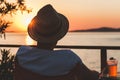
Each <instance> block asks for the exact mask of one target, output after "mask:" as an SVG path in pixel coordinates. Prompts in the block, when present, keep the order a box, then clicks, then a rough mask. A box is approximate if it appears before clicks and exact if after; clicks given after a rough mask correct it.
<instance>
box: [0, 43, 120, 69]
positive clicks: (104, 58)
mask: <svg viewBox="0 0 120 80" xmlns="http://www.w3.org/2000/svg"><path fill="white" fill-rule="evenodd" d="M20 46H25V45H14V44H9V45H8V44H0V47H20ZM28 46H31V47H35V45H28ZM56 48H70V49H98V50H100V54H101V55H100V59H101V60H100V61H101V62H100V63H101V71H102V70H103V69H104V67H106V65H107V50H120V46H79V45H78V46H77V45H72V46H71V45H57V46H56Z"/></svg>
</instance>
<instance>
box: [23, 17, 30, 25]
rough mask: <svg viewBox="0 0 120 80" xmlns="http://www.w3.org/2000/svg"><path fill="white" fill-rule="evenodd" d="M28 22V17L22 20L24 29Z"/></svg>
mask: <svg viewBox="0 0 120 80" xmlns="http://www.w3.org/2000/svg"><path fill="white" fill-rule="evenodd" d="M30 21H31V18H30V17H27V18H23V21H22V24H24V27H27V26H28V24H29V23H30Z"/></svg>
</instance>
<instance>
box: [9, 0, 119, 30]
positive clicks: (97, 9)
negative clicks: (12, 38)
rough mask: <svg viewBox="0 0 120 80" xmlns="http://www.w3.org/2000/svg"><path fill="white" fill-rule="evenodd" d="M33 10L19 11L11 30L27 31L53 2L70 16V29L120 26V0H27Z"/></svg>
mask: <svg viewBox="0 0 120 80" xmlns="http://www.w3.org/2000/svg"><path fill="white" fill-rule="evenodd" d="M25 1H26V4H27V6H28V7H31V8H32V9H33V11H32V12H31V13H30V14H27V13H24V14H23V15H22V14H20V13H17V15H15V16H14V17H13V18H12V20H13V22H14V23H13V24H12V27H9V29H8V30H11V31H25V30H26V29H27V25H28V22H30V20H31V19H32V18H33V17H34V16H35V15H36V13H37V11H38V10H39V9H40V8H41V7H42V6H44V5H46V4H52V5H53V7H54V8H55V9H56V10H57V11H58V12H60V13H62V14H64V15H65V16H67V17H68V19H69V22H70V30H75V29H88V28H97V27H102V26H108V27H115V28H120V22H119V21H120V4H119V3H120V0H25Z"/></svg>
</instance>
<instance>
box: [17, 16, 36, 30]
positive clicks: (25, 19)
mask: <svg viewBox="0 0 120 80" xmlns="http://www.w3.org/2000/svg"><path fill="white" fill-rule="evenodd" d="M33 17H34V16H33V15H30V14H19V16H16V17H15V24H16V26H17V27H18V28H19V29H20V31H26V30H27V27H28V24H29V23H30V21H31V20H32V18H33Z"/></svg>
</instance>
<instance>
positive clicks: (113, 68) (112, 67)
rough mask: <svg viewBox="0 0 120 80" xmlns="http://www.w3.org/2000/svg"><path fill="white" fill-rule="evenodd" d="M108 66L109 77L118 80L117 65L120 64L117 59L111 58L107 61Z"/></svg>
mask: <svg viewBox="0 0 120 80" xmlns="http://www.w3.org/2000/svg"><path fill="white" fill-rule="evenodd" d="M107 64H108V75H109V77H111V78H116V77H117V64H118V61H117V60H116V59H115V58H113V57H111V58H110V59H109V60H108V61H107Z"/></svg>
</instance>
